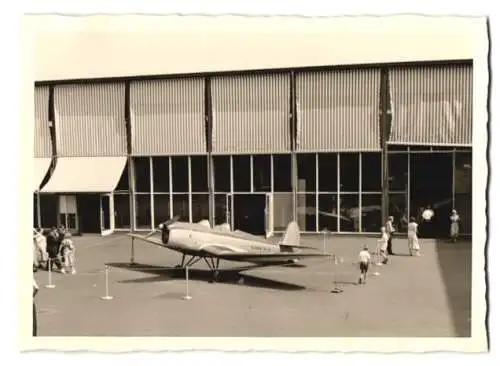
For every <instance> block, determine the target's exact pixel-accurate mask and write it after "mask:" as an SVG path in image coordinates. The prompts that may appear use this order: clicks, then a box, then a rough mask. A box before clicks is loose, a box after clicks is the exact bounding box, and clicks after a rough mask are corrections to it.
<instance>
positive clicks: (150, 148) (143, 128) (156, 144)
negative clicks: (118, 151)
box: [130, 78, 207, 156]
mask: <svg viewBox="0 0 500 366" xmlns="http://www.w3.org/2000/svg"><path fill="white" fill-rule="evenodd" d="M204 95H205V82H204V79H203V78H182V79H170V80H152V81H139V82H133V83H132V84H131V85H130V107H131V110H132V121H131V125H132V126H131V127H132V133H131V135H132V154H133V155H135V156H141V155H142V156H150V155H190V154H200V153H205V152H206V150H207V149H206V137H205V112H204V111H205V104H204V103H205V102H204Z"/></svg>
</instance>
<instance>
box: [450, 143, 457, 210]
mask: <svg viewBox="0 0 500 366" xmlns="http://www.w3.org/2000/svg"><path fill="white" fill-rule="evenodd" d="M456 153H457V149H453V152H452V155H451V156H452V159H451V161H452V164H453V168H452V169H453V175H452V182H451V192H452V194H451V197H452V198H451V199H452V209H455V190H456V187H455V174H456V170H455V169H456V165H457V164H456V162H457V160H456V159H457V155H456Z"/></svg>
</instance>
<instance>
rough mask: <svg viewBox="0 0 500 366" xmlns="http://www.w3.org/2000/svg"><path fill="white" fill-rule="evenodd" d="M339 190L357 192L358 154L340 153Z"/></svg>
mask: <svg viewBox="0 0 500 366" xmlns="http://www.w3.org/2000/svg"><path fill="white" fill-rule="evenodd" d="M340 191H341V192H359V154H351V153H348V154H340Z"/></svg>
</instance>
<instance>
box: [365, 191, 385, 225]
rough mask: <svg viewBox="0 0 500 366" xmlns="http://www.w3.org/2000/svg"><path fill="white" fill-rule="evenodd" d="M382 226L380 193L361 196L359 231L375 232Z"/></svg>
mask: <svg viewBox="0 0 500 366" xmlns="http://www.w3.org/2000/svg"><path fill="white" fill-rule="evenodd" d="M381 226H382V195H381V194H363V195H362V196H361V231H363V232H367V233H377V232H379V231H380V228H381Z"/></svg>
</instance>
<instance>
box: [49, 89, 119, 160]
mask: <svg viewBox="0 0 500 366" xmlns="http://www.w3.org/2000/svg"><path fill="white" fill-rule="evenodd" d="M54 104H55V112H56V141H57V153H58V155H59V156H68V157H69V156H124V155H126V154H127V130H126V124H125V84H124V83H111V84H80V85H61V86H56V87H55V88H54Z"/></svg>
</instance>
